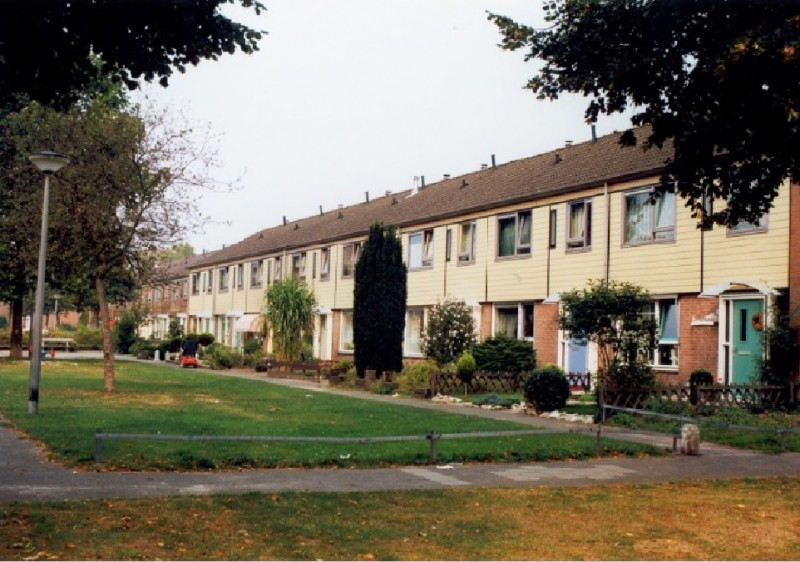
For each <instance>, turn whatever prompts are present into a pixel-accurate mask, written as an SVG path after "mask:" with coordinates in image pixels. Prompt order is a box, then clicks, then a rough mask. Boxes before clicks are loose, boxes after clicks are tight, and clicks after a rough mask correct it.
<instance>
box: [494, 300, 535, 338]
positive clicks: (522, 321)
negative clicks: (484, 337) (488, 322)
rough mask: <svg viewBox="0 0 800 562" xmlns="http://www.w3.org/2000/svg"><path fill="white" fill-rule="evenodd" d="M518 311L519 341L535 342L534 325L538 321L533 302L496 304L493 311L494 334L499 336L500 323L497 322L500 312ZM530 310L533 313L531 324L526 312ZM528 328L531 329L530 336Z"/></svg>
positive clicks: (517, 328) (517, 336) (517, 327)
mask: <svg viewBox="0 0 800 562" xmlns="http://www.w3.org/2000/svg"><path fill="white" fill-rule="evenodd" d="M513 309H516V312H517V323H516V331H517V333H516V336H515V337H516V338H517V339H518V340H525V341H533V340H534V338H535V337H536V333H535V329H534V323H535V319H536V316H535V314H536V312H535V308H534V306H533V303H532V302H518V303H498V304H495V305H494V307H493V310H492V334H493V335H495V336H496V335H498V331H497V330H498V322H497V315H498V311H500V310H513ZM527 310H530V312H531V319H530V323H528V322H526V312H527ZM526 328H530V331H529V334H530V335H528V334H527V333H526V332H527V330H526Z"/></svg>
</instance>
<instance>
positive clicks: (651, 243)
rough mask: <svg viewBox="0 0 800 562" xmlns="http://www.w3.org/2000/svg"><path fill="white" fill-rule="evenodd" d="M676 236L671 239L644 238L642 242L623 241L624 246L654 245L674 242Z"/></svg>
mask: <svg viewBox="0 0 800 562" xmlns="http://www.w3.org/2000/svg"><path fill="white" fill-rule="evenodd" d="M674 243H675V238H670V239H669V240H644V241H642V242H623V243H622V247H623V248H637V247H639V246H652V245H654V244H674Z"/></svg>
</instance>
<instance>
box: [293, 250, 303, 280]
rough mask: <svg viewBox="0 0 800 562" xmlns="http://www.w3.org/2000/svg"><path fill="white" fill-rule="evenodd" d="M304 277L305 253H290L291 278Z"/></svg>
mask: <svg viewBox="0 0 800 562" xmlns="http://www.w3.org/2000/svg"><path fill="white" fill-rule="evenodd" d="M305 278H306V254H305V252H301V253H297V254H292V279H305Z"/></svg>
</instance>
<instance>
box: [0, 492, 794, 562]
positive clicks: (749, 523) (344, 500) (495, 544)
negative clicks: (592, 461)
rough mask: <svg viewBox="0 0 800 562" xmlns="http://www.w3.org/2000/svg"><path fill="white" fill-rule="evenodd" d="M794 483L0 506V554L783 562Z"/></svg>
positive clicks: (789, 544)
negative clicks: (753, 561) (774, 561)
mask: <svg viewBox="0 0 800 562" xmlns="http://www.w3.org/2000/svg"><path fill="white" fill-rule="evenodd" d="M799 504H800V481H798V480H797V479H759V480H736V481H725V482H715V481H709V482H687V483H667V484H657V485H612V486H602V487H600V486H593V487H585V488H583V487H582V488H523V489H517V488H514V489H507V488H503V489H466V490H443V491H441V490H440V491H431V490H426V491H411V492H380V493H359V494H355V493H353V494H336V493H287V494H275V495H261V494H250V495H244V496H230V495H223V496H211V497H174V498H158V499H140V500H106V501H79V502H78V501H76V502H59V503H46V504H5V505H2V504H0V558H1V559H3V560H44V559H62V560H63V559H69V560H94V559H98V560H100V559H103V560H109V559H110V560H141V559H143V560H795V559H796V558H797V553H798V552H800V538H798V534H797V529H798V528H800V510H798V509H797V506H798V505H799Z"/></svg>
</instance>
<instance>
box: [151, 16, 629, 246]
mask: <svg viewBox="0 0 800 562" xmlns="http://www.w3.org/2000/svg"><path fill="white" fill-rule="evenodd" d="M263 1H264V2H265V4H266V5H267V12H266V13H265V14H262V16H260V17H254V16H251V15H250V11H247V12H246V13H245V15H246V16H247V17H246V18H242V17H241V14H242V11H241V9H238V10H236V11H228V12H227V13H230V14H232V15H233V17H235V19H238V20H240V21H243V22H244V23H247V24H249V25H251V26H252V27H256V28H258V29H262V30H265V31H266V32H267V35H265V37H264V39H263V40H262V41H261V44H260V48H261V50H260V51H259V52H257V53H255V54H254V55H251V56H248V55H243V54H236V55H233V56H231V55H226V56H224V57H222V58H220V60H218V61H203V62H201V63H200V65H199V66H198V67H196V68H191V69H189V70H188V71H187V73H186V74H185V75H178V76H175V77H173V78H172V79H171V85H170V87H169V88H167V89H164V88H161V87H159V86H148V87H146V88H145V89H144V92H145V93H146V94H147V95H148V96H149V97H150V98H153V99H156V100H158V102H159V103H161V102H163V103H164V104H167V105H168V106H170V107H180V108H182V110H183V111H184V113H185V115H186V116H187V118H188V119H189V120H190V122H193V123H196V124H198V125H201V126H202V125H208V126H210V128H211V129H212V130H213V131H214V132H215V133H216V134H217V135H218V136H220V137H221V140H220V144H219V159H220V161H221V162H222V164H223V166H222V167H221V168H220V169H218V170H217V171H216V173H215V175H216V176H217V177H218V178H220V179H222V180H227V181H230V180H234V179H236V178H240V181H239V182H238V183H239V186H240V189H239V190H237V191H235V192H233V193H209V194H208V195H206V196H205V197H204V198H203V203H202V208H201V212H202V213H203V214H204V215H208V216H209V217H210V220H209V222H208V223H207V224H206V226H205V229H204V232H198V233H196V234H193V235H191V236H189V238H188V240H187V241H188V242H189V243H190V244H192V245H193V246H194V247H195V250H196V251H197V252H200V251H202V250H203V249H205V250H213V249H218V248H220V247H222V245H230V244H233V243H235V242H238V241H239V240H241V239H243V238H245V237H247V236H249V235H250V234H253V233H255V232H257V231H258V230H261V229H263V228H267V227H270V226H275V225H277V224H279V223H280V222H281V221H282V220H283V217H284V216H286V217H287V219H288V220H294V219H299V218H302V217H305V216H309V215H312V214H316V213H319V207H320V205H322V208H323V210H325V211H328V210H331V209H335V208H336V206H337V205H339V204H344V205H350V204H354V203H359V202H361V201H363V200H364V197H365V195H364V192H366V191H368V192H369V193H370V194H371V196H373V197H376V196H378V195H382V194H383V193H384V192H385V191H387V190H390V191H399V190H403V189H409V188H411V187H413V185H414V177H415V176H417V177H419V176H425V181H426V183H428V184H430V183H433V182H435V181H437V180H439V179H441V178H442V176H443V174H452V175H454V176H456V175H459V174H463V173H468V172H472V171H475V170H478V169H479V168H480V166H481V164H484V163H486V164H488V163H490V162H491V155H492V154H494V155H495V157H496V160H497V163H498V164H501V163H504V162H508V161H510V160H515V159H519V158H525V157H527V156H532V155H534V154H538V153H541V152H546V151H548V150H551V149H554V148H556V147H559V146H562V145H563V144H564V142H565V141H567V140H571V141H574V142H576V143H577V142H581V141H584V140H588V139H589V138H590V137H591V131H590V129H589V127H588V126H587V125H586V124H585V123H584V120H583V112H584V109H585V106H586V100H585V99H583V98H580V97H571V98H564V99H561V100H559V101H558V102H549V101H540V100H537V99H536V98H535V96H534V95H533V94H532V93H531V92H530V91H529V90H524V89H523V86H524V85H525V83H526V82H527V80H528V79H529V78H530V77H531V76H532V75H533V74H534V72H535V69H536V66H535V63H534V62H528V63H526V62H524V61H523V53H522V52H505V51H502V50H501V49H500V48H499V47H498V46H497V45H498V43H499V42H500V34H499V32H498V30H497V28H496V27H495V26H494V24H492V23H491V22H489V21H488V20H487V19H486V15H487V11H490V12H495V13H500V14H504V15H509V16H512V17H514V18H515V19H518V20H520V21H523V22H525V23H528V24H532V25H536V26H537V27H540V26H542V25H544V20H543V17H542V10H541V5H542V2H541V0H392V1H389V0H263ZM627 125H628V121H627V119H625V118H622V117H617V118H614V119H610V118H604V119H603V120H601V121H600V123H599V124H598V134H601V135H602V134H606V133H609V132H612V131H613V130H620V129H622V128H624V127H626V126H627Z"/></svg>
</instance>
